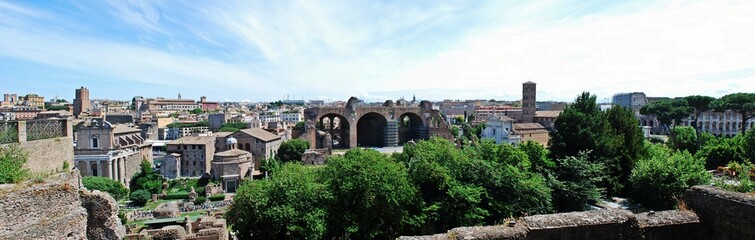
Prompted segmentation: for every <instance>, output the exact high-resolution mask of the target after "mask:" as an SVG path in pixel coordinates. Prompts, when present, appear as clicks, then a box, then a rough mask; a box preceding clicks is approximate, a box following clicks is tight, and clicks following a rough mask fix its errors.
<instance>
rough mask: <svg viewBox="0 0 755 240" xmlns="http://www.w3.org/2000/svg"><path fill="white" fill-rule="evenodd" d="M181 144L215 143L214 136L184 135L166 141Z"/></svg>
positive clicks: (170, 143) (171, 143)
mask: <svg viewBox="0 0 755 240" xmlns="http://www.w3.org/2000/svg"><path fill="white" fill-rule="evenodd" d="M181 144H191V145H206V144H215V136H186V137H182V138H179V139H176V140H173V141H171V142H169V143H168V145H181Z"/></svg>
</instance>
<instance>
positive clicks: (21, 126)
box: [16, 121, 26, 143]
mask: <svg viewBox="0 0 755 240" xmlns="http://www.w3.org/2000/svg"><path fill="white" fill-rule="evenodd" d="M16 127H17V128H18V129H16V130H18V143H23V142H26V121H18V122H16Z"/></svg>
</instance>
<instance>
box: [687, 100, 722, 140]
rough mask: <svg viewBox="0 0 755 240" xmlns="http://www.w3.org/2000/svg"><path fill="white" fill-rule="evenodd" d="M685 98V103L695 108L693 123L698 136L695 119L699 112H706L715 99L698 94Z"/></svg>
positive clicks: (698, 131)
mask: <svg viewBox="0 0 755 240" xmlns="http://www.w3.org/2000/svg"><path fill="white" fill-rule="evenodd" d="M684 99H685V100H687V105H689V106H690V107H692V108H693V109H695V112H694V113H693V114H694V115H695V122H694V123H693V124H694V125H693V126H694V128H695V132H696V133H697V135H698V138H699V136H700V129H699V128H698V126H697V125H698V123H697V120H698V119H699V118H700V114H702V113H704V112H707V111H708V110H710V109H711V103H712V102H713V101H715V100H716V98H714V97H710V96H700V95H693V96H687V97H685V98H684ZM697 146H698V147H699V146H700V142H698V143H697Z"/></svg>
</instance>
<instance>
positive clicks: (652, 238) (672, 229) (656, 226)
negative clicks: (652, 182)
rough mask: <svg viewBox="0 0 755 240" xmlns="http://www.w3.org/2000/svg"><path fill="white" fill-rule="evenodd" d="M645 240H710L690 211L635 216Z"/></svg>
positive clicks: (695, 216) (646, 213) (647, 213)
mask: <svg viewBox="0 0 755 240" xmlns="http://www.w3.org/2000/svg"><path fill="white" fill-rule="evenodd" d="M636 217H637V222H639V224H640V228H641V229H642V233H643V235H645V240H703V239H711V238H710V235H709V234H708V232H707V231H705V230H704V228H703V226H702V225H701V224H700V219H699V218H698V217H697V214H695V213H694V212H692V211H686V210H670V211H661V212H654V213H649V212H645V213H640V214H637V215H636Z"/></svg>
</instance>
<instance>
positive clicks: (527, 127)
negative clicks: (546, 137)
mask: <svg viewBox="0 0 755 240" xmlns="http://www.w3.org/2000/svg"><path fill="white" fill-rule="evenodd" d="M514 130H515V131H536V130H543V131H545V127H543V125H540V124H539V123H514Z"/></svg>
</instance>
